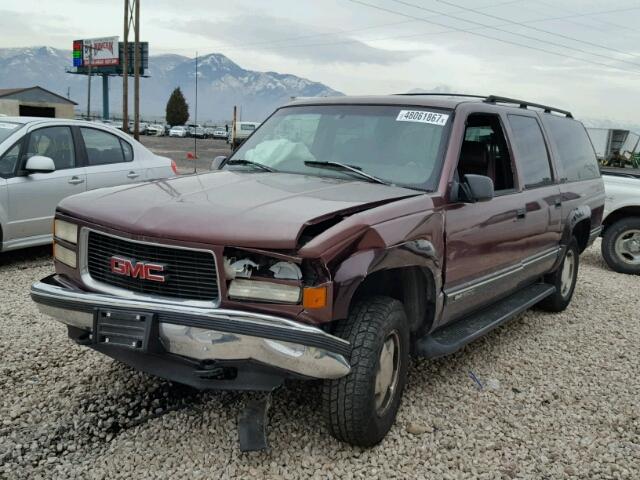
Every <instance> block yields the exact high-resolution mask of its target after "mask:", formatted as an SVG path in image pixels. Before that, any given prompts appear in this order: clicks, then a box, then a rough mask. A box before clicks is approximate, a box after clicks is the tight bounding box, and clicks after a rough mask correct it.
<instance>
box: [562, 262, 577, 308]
mask: <svg viewBox="0 0 640 480" xmlns="http://www.w3.org/2000/svg"><path fill="white" fill-rule="evenodd" d="M575 266H576V257H575V253H574V252H573V250H569V251H568V252H567V256H566V257H564V263H563V264H562V273H561V274H560V295H562V296H563V297H564V298H566V297H567V295H569V292H570V291H571V285H572V284H573V274H574V270H575Z"/></svg>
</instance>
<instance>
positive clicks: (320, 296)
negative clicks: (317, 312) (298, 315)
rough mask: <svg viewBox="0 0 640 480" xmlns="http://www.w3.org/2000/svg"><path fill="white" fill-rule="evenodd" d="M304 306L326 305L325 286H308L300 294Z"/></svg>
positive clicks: (322, 306)
mask: <svg viewBox="0 0 640 480" xmlns="http://www.w3.org/2000/svg"><path fill="white" fill-rule="evenodd" d="M302 306H303V307H304V308H324V307H326V306H327V287H308V288H305V289H304V293H303V296H302Z"/></svg>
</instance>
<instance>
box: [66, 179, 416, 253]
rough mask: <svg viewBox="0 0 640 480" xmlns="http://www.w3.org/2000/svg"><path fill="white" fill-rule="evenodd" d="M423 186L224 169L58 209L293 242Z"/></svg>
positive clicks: (235, 240)
mask: <svg viewBox="0 0 640 480" xmlns="http://www.w3.org/2000/svg"><path fill="white" fill-rule="evenodd" d="M419 193H420V192H416V191H414V190H409V189H405V188H400V187H389V186H386V185H381V184H375V183H368V182H362V181H348V180H339V179H332V178H321V177H313V176H305V175H295V174H287V173H242V172H231V171H219V172H213V173H209V174H204V175H189V176H183V177H176V178H172V179H168V180H158V181H154V182H149V183H142V184H136V185H130V186H122V187H114V188H107V189H101V190H95V191H91V192H87V193H84V194H80V195H75V196H73V197H69V198H67V199H65V200H63V201H62V202H61V203H60V205H59V210H60V211H62V212H64V213H67V214H69V215H72V216H75V217H79V218H82V219H84V220H87V221H90V222H93V223H96V224H98V225H103V226H107V227H111V228H114V229H117V230H121V231H124V232H128V233H131V234H134V235H140V236H148V237H160V238H166V239H175V240H181V241H188V242H201V243H208V244H217V245H233V246H240V247H253V248H270V249H294V248H296V246H297V241H298V238H299V236H300V234H301V232H302V230H303V229H304V228H305V227H307V226H309V225H313V224H316V223H318V222H321V221H323V220H328V219H331V218H333V217H335V216H336V215H348V214H350V213H354V212H357V211H362V210H366V209H368V208H373V207H376V206H379V205H381V204H384V203H389V202H391V201H394V200H398V199H400V198H406V197H410V196H415V195H417V194H419Z"/></svg>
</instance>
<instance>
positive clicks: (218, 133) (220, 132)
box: [213, 128, 229, 138]
mask: <svg viewBox="0 0 640 480" xmlns="http://www.w3.org/2000/svg"><path fill="white" fill-rule="evenodd" d="M228 136H229V132H227V131H226V130H225V129H224V128H216V129H215V130H214V131H213V138H227V137H228Z"/></svg>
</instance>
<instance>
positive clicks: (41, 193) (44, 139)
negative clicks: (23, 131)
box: [6, 125, 87, 241]
mask: <svg viewBox="0 0 640 480" xmlns="http://www.w3.org/2000/svg"><path fill="white" fill-rule="evenodd" d="M20 148H21V149H24V151H21V152H20V153H19V158H20V160H19V162H20V168H19V169H18V171H17V174H16V176H14V177H13V178H10V179H8V180H7V193H8V203H9V208H8V212H9V214H8V217H9V222H8V225H7V227H8V228H7V232H6V234H7V238H6V240H7V241H11V240H13V241H18V240H26V239H27V238H30V237H41V236H47V235H51V233H52V222H53V215H54V213H55V209H56V206H57V205H58V203H59V202H60V201H61V200H62V199H63V198H65V197H68V196H70V195H74V194H76V193H82V192H84V191H85V189H86V184H87V182H86V172H85V168H84V167H83V166H78V165H77V164H76V145H75V142H74V138H73V134H72V132H71V127H69V126H58V125H56V126H50V127H44V128H39V129H37V130H33V131H31V132H30V133H28V138H27V141H26V142H23V143H22V145H21V147H20ZM34 155H42V156H45V157H49V158H51V159H52V160H53V162H54V164H55V166H56V169H55V171H53V172H50V173H33V174H29V172H27V171H25V170H24V166H25V164H26V161H27V160H28V159H29V158H30V157H32V156H34Z"/></svg>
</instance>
